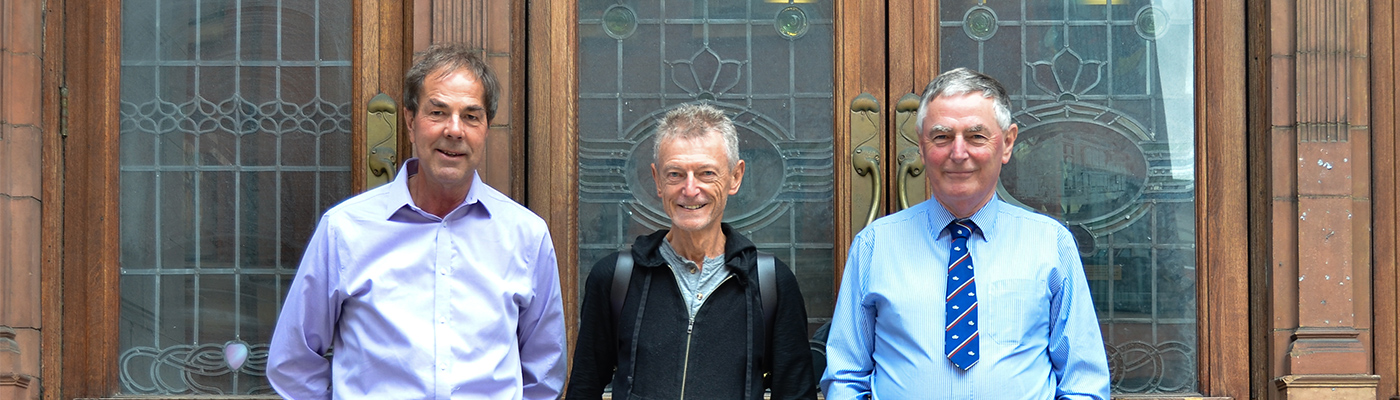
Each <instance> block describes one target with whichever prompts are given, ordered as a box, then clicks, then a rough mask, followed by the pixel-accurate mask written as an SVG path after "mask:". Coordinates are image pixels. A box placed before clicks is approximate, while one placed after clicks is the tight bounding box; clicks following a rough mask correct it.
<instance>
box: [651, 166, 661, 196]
mask: <svg viewBox="0 0 1400 400" xmlns="http://www.w3.org/2000/svg"><path fill="white" fill-rule="evenodd" d="M651 183H653V184H655V185H656V197H657V198H661V176H659V175H657V174H656V163H651Z"/></svg>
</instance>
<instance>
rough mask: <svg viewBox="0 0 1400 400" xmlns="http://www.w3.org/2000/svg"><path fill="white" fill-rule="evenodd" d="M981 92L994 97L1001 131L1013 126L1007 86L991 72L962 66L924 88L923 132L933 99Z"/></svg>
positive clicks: (921, 133)
mask: <svg viewBox="0 0 1400 400" xmlns="http://www.w3.org/2000/svg"><path fill="white" fill-rule="evenodd" d="M972 92H981V93H982V97H986V98H989V99H992V114H993V115H994V116H995V117H996V119H997V125H1000V126H1001V130H1003V131H1005V130H1008V129H1011V100H1010V99H1008V98H1007V96H1006V88H1004V87H1002V86H1001V83H1000V82H997V80H996V79H993V78H992V77H990V76H987V74H983V73H981V72H977V71H973V70H970V69H967V68H958V69H954V70H952V71H948V72H944V73H942V74H939V75H938V77H937V78H933V81H932V82H929V83H928V86H925V87H924V95H923V98H921V99H919V117H918V118H919V120H918V122H919V134H920V135H923V132H924V117H926V116H927V115H928V103H929V102H931V101H933V99H936V98H939V97H946V96H958V95H963V94H967V93H972Z"/></svg>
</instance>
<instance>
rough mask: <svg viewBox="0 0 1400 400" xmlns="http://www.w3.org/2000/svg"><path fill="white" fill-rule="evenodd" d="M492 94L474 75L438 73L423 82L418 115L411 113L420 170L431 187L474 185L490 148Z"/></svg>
mask: <svg viewBox="0 0 1400 400" xmlns="http://www.w3.org/2000/svg"><path fill="white" fill-rule="evenodd" d="M485 96H486V92H485V89H484V88H483V87H482V86H481V82H480V80H478V79H477V78H476V75H474V74H472V73H471V71H468V70H465V69H459V70H457V71H452V72H447V73H443V71H433V72H431V73H429V74H428V76H427V78H426V79H424V80H423V96H422V98H420V99H418V112H417V113H414V112H412V111H406V112H405V114H404V115H405V116H407V117H408V118H407V119H408V121H407V125H408V131H409V140H410V141H412V142H413V153H414V155H415V156H417V157H418V160H419V164H418V170H419V172H420V173H421V175H422V176H423V177H425V178H426V180H427V182H426V183H428V184H429V185H430V186H431V187H434V188H441V189H447V190H450V189H452V188H463V187H469V186H470V185H471V181H472V174H473V173H475V172H476V167H477V166H478V165H481V160H482V159H485V158H486V154H484V153H483V151H484V150H485V147H486V128H487V125H488V121H487V120H486V103H485V102H484V98H485Z"/></svg>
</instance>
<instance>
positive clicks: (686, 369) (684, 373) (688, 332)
mask: <svg viewBox="0 0 1400 400" xmlns="http://www.w3.org/2000/svg"><path fill="white" fill-rule="evenodd" d="M666 266H667V267H671V265H670V264H667V265H666ZM672 270H673V271H674V270H675V269H674V268H672ZM673 273H674V272H673ZM733 277H734V275H733V274H730V275H729V276H726V277H724V280H722V281H719V284H718V285H715V290H719V288H720V287H721V286H724V284H725V283H726V282H729V279H730V278H733ZM680 286H681V283H680V282H679V281H677V282H676V289H677V290H679V289H680ZM710 293H714V292H710ZM707 294H709V293H707ZM700 307H701V308H704V307H705V306H704V305H703V304H702V305H700ZM686 313H687V314H689V313H690V311H688V310H687V311H686ZM695 314H696V315H700V310H695ZM694 333H695V316H693V315H692V316H691V317H690V322H689V323H687V324H686V326H685V359H684V360H685V361H684V362H685V363H684V364H681V400H685V382H686V378H687V377H689V374H690V339H692V338H694V337H695V336H694Z"/></svg>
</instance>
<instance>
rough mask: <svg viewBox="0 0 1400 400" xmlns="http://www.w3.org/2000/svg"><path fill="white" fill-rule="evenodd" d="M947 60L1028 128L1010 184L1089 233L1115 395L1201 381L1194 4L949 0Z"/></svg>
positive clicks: (1024, 202) (1085, 249) (943, 8)
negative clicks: (990, 88) (999, 93)
mask: <svg viewBox="0 0 1400 400" xmlns="http://www.w3.org/2000/svg"><path fill="white" fill-rule="evenodd" d="M940 4H941V5H940V7H939V8H940V11H939V13H940V21H939V26H940V29H941V30H940V37H941V40H942V47H941V49H940V54H941V56H940V58H941V63H942V65H941V67H942V68H943V69H945V70H946V69H952V68H956V67H969V68H973V69H977V70H980V71H983V72H985V73H988V74H990V75H992V76H993V77H995V78H997V79H998V80H1000V81H1001V82H1002V83H1003V84H1004V85H1006V87H1007V90H1008V91H1009V92H1010V93H1011V100H1012V112H1013V114H1014V117H1013V119H1014V120H1015V123H1017V124H1018V125H1019V126H1020V134H1019V137H1018V139H1017V143H1016V147H1015V150H1014V151H1013V155H1012V157H1011V162H1010V163H1008V164H1007V165H1006V167H1005V168H1004V169H1003V171H1002V176H1001V186H1000V187H999V192H1000V194H1001V196H1002V197H1003V198H1004V199H1006V200H1008V201H1011V202H1012V203H1015V204H1018V205H1020V206H1022V207H1025V208H1028V209H1032V210H1035V211H1038V212H1041V213H1044V214H1047V215H1050V216H1053V217H1055V218H1057V219H1059V220H1060V221H1062V222H1064V223H1065V224H1066V225H1067V226H1068V227H1069V228H1070V231H1071V232H1073V233H1074V234H1075V238H1076V239H1077V241H1078V243H1079V250H1080V254H1081V256H1082V257H1083V261H1084V265H1085V272H1086V275H1087V277H1088V278H1089V286H1090V290H1091V292H1092V295H1093V298H1094V304H1095V308H1096V310H1097V311H1098V316H1099V322H1100V326H1101V327H1102V328H1103V335H1104V339H1105V345H1106V346H1107V350H1108V355H1109V365H1110V369H1111V370H1112V377H1113V380H1112V383H1113V391H1114V393H1190V392H1195V391H1197V352H1196V349H1197V341H1196V268H1195V267H1196V247H1195V241H1196V232H1195V223H1196V218H1195V207H1194V201H1195V194H1196V186H1195V161H1196V157H1195V154H1194V146H1195V130H1194V123H1195V118H1194V117H1195V116H1194V109H1193V107H1194V80H1193V77H1194V71H1195V69H1194V65H1193V60H1194V58H1195V57H1194V49H1193V48H1192V38H1193V36H1192V15H1193V14H1192V11H1193V10H1192V3H1191V2H1190V1H1185V0H1169V1H1162V0H1057V1H1021V2H987V1H973V0H945V1H942V2H941V3H940Z"/></svg>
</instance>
